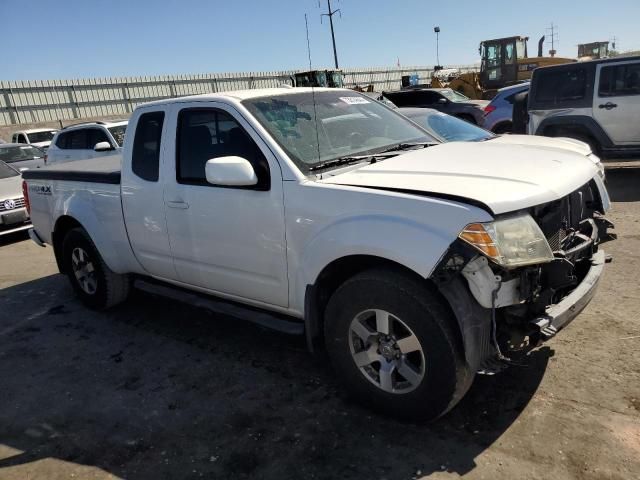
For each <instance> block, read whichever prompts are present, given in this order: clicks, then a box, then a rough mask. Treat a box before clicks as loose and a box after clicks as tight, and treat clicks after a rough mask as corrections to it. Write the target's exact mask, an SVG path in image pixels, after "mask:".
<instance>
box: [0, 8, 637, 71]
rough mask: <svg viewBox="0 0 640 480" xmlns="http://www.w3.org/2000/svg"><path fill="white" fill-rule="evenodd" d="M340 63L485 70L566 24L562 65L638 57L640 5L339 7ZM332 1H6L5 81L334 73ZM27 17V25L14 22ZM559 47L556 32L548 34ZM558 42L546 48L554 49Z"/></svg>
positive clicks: (1, 60) (0, 12) (2, 12)
mask: <svg viewBox="0 0 640 480" xmlns="http://www.w3.org/2000/svg"><path fill="white" fill-rule="evenodd" d="M332 7H333V8H334V9H340V10H341V14H342V16H340V14H336V15H335V16H334V27H335V36H336V43H337V49H338V60H339V65H340V67H342V68H349V67H373V66H375V67H393V66H396V65H397V63H398V61H399V62H400V65H401V66H418V65H420V66H422V65H434V64H435V63H436V38H435V33H434V32H433V27H434V26H436V25H437V26H439V27H440V29H441V32H440V63H441V64H442V65H461V64H471V63H474V62H477V61H479V56H478V44H479V42H480V40H483V39H490V38H499V37H506V36H512V35H524V36H528V37H530V40H529V53H530V54H531V53H533V54H534V55H535V52H536V50H537V42H538V39H539V38H540V37H541V36H542V35H543V34H545V33H547V28H549V27H550V25H551V22H553V23H554V24H555V25H557V26H558V40H559V45H557V46H556V50H557V51H558V56H567V57H575V56H576V54H577V44H578V43H586V42H591V41H601V40H611V39H612V38H613V37H614V36H615V37H617V39H618V49H622V50H637V49H640V28H638V19H639V18H640V0H615V1H613V2H602V0H597V1H596V0H572V1H564V0H554V1H551V0H537V1H536V0H534V1H528V2H522V1H515V0H511V1H491V0H489V1H486V2H478V1H477V0H456V1H455V2H454V1H439V2H435V1H428V0H398V1H395V2H394V1H391V0H368V1H367V0H332ZM326 10H327V1H326V0H0V19H1V20H2V22H1V25H2V28H1V29H0V34H1V35H2V37H1V38H2V43H1V44H0V80H32V79H49V80H50V79H70V78H86V77H116V76H145V75H163V74H181V73H184V74H187V73H188V74H194V73H212V72H256V71H273V70H288V69H306V68H308V65H309V60H308V53H307V41H306V33H305V21H304V15H305V13H306V14H307V16H308V22H309V42H310V47H311V48H310V50H311V60H312V62H311V63H312V65H313V67H316V68H317V67H332V66H333V51H332V47H331V34H330V30H329V22H328V19H327V18H326V17H324V18H323V20H322V23H321V18H320V14H321V13H322V12H326ZM12 19H19V21H12ZM547 37H548V38H549V35H547ZM549 48H550V45H548V46H546V47H545V52H546V51H548V50H549Z"/></svg>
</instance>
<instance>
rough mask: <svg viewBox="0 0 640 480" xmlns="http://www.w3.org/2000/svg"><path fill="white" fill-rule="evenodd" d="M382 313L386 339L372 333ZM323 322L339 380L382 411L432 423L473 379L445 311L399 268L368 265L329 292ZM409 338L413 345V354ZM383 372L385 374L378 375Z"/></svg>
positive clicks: (366, 402) (358, 398)
mask: <svg viewBox="0 0 640 480" xmlns="http://www.w3.org/2000/svg"><path fill="white" fill-rule="evenodd" d="M380 312H382V313H380ZM385 312H386V313H388V314H389V315H388V319H389V321H388V323H389V324H390V325H391V327H390V329H389V333H390V334H391V337H392V338H391V340H390V341H387V340H386V339H385V338H384V336H382V337H380V335H379V333H375V332H374V331H375V330H378V331H384V323H385V322H384V317H385ZM378 316H380V321H381V324H382V325H383V328H382V329H381V330H380V329H378V325H379V324H378V321H379V319H378ZM324 326H325V342H326V348H327V352H328V354H329V358H330V360H331V363H332V365H333V367H334V369H335V372H336V375H337V377H338V378H339V380H340V381H341V382H342V383H343V385H344V386H345V387H346V389H347V391H348V392H349V393H350V394H351V395H352V396H353V397H354V398H355V399H356V400H358V401H359V402H360V403H363V404H365V405H368V406H369V407H371V408H373V409H374V410H376V411H378V412H381V413H384V414H386V415H390V416H393V417H396V418H400V419H404V420H411V421H429V420H434V419H436V418H438V417H439V416H441V415H443V414H445V413H446V412H448V411H449V410H450V409H451V408H453V407H454V406H455V405H456V403H458V401H459V400H460V399H461V398H462V397H463V396H464V394H465V393H466V392H467V390H468V389H469V387H470V386H471V383H472V381H473V377H474V372H471V371H470V370H469V368H468V366H467V365H466V363H465V361H464V355H463V352H462V346H461V341H460V338H459V335H457V334H456V331H455V330H454V328H457V326H456V321H455V319H454V318H453V316H452V314H451V312H450V310H449V309H448V308H447V307H446V306H445V305H444V304H443V301H442V300H441V299H440V298H439V297H438V296H437V295H436V294H434V293H433V292H432V291H431V290H430V289H429V288H428V286H427V285H425V284H423V283H421V282H419V281H416V280H414V279H413V278H411V277H409V276H408V275H406V274H404V273H402V272H395V271H393V270H387V269H372V270H367V271H365V272H362V273H359V274H357V275H355V276H354V277H352V278H350V279H349V280H347V281H346V282H345V283H343V284H342V285H341V286H340V287H338V289H337V290H336V291H335V292H334V294H333V295H332V296H331V298H330V300H329V302H328V304H327V308H326V311H325V323H324ZM361 326H364V328H365V331H362V330H360V327H361ZM356 331H358V332H359V333H356ZM360 333H362V334H363V335H362V336H361V335H360ZM369 334H370V335H371V336H369ZM407 335H409V336H407ZM411 335H413V337H415V339H417V341H418V347H419V348H420V350H417V351H412V348H415V346H416V344H415V342H409V340H412V337H411ZM363 337H366V338H368V342H365V341H363V340H362V338H363ZM393 337H395V338H396V339H399V340H400V341H399V342H395V341H394V339H393ZM394 343H395V345H394ZM390 344H391V347H390ZM368 345H370V347H368ZM398 348H400V351H398ZM393 352H395V354H394V353H393ZM385 355H386V357H385ZM398 357H399V358H398ZM372 359H375V360H373V361H372V363H370V364H367V362H369V361H371V360H372ZM356 361H358V362H360V365H357V364H356ZM383 362H384V368H383ZM392 364H393V365H394V366H391V365H392ZM407 367H409V368H410V369H411V372H408V371H407ZM376 369H377V370H378V372H377V375H376ZM383 369H384V370H385V372H388V371H389V370H390V371H391V373H390V374H389V373H385V374H384V375H383V374H382V370H383ZM407 373H411V375H407Z"/></svg>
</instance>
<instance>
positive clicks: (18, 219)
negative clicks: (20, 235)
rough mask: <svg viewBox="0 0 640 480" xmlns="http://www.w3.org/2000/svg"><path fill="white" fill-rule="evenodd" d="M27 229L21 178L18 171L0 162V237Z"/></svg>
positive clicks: (28, 224) (27, 215)
mask: <svg viewBox="0 0 640 480" xmlns="http://www.w3.org/2000/svg"><path fill="white" fill-rule="evenodd" d="M29 227H30V223H29V214H28V213H27V209H26V208H25V202H24V196H23V194H22V176H21V175H20V172H19V171H18V170H16V169H15V168H13V167H10V166H9V165H7V164H6V163H4V162H2V161H0V235H3V234H7V233H13V232H17V231H20V230H26V229H27V228H29Z"/></svg>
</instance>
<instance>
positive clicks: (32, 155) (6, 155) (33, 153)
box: [0, 143, 45, 171]
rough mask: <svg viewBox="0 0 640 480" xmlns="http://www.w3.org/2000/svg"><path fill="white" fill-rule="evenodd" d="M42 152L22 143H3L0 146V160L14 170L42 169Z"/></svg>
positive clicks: (43, 154) (43, 153)
mask: <svg viewBox="0 0 640 480" xmlns="http://www.w3.org/2000/svg"><path fill="white" fill-rule="evenodd" d="M44 156H45V152H44V150H42V149H40V148H38V147H36V146H34V145H25V144H24V143H3V144H2V145H0V160H1V161H3V162H5V163H8V164H9V165H11V166H12V167H13V168H15V169H16V170H19V171H22V170H25V169H30V168H40V167H44V166H45V163H44Z"/></svg>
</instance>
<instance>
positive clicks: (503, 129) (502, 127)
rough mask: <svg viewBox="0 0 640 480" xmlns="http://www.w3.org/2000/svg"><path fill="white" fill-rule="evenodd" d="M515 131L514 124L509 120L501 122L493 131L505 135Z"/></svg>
mask: <svg viewBox="0 0 640 480" xmlns="http://www.w3.org/2000/svg"><path fill="white" fill-rule="evenodd" d="M512 131H513V126H512V125H511V123H509V122H502V123H499V124H498V125H497V126H496V127H495V128H494V129H493V133H495V134H496V135H503V134H505V133H511V132H512Z"/></svg>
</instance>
